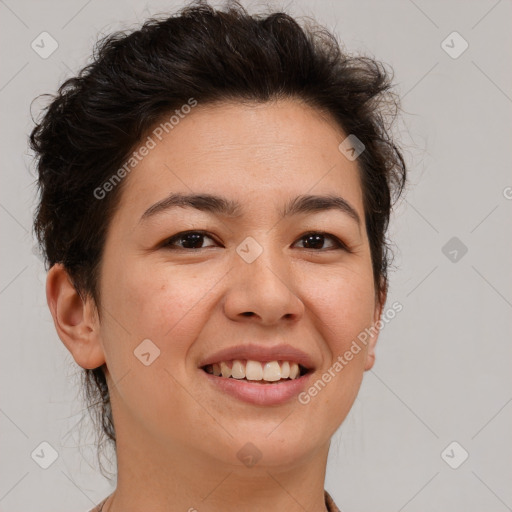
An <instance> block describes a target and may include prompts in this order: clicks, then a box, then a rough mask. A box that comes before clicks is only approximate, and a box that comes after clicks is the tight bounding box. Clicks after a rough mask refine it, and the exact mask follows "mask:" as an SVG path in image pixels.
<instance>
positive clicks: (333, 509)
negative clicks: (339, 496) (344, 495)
mask: <svg viewBox="0 0 512 512" xmlns="http://www.w3.org/2000/svg"><path fill="white" fill-rule="evenodd" d="M324 495H325V506H326V507H327V510H328V512H341V510H340V509H339V508H338V507H337V506H336V503H334V500H333V499H332V498H331V495H330V494H329V493H328V492H327V491H326V490H325V489H324Z"/></svg>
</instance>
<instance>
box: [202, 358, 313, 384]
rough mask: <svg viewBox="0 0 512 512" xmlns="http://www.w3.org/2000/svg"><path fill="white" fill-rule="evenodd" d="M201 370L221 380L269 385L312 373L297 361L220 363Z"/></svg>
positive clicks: (229, 361) (238, 360) (248, 360)
mask: <svg viewBox="0 0 512 512" xmlns="http://www.w3.org/2000/svg"><path fill="white" fill-rule="evenodd" d="M201 369H202V370H203V371H204V372H205V373H208V374H209V375H212V376H214V377H218V378H219V379H234V380H238V381H245V382H251V383H255V384H256V383H257V384H269V385H276V384H279V383H282V382H288V381H293V380H296V379H299V378H300V377H303V376H304V375H307V374H308V373H310V371H311V370H310V369H309V368H306V367H305V366H303V365H302V364H300V363H298V362H296V361H284V360H276V361H255V360H251V359H233V360H228V361H219V362H216V363H212V364H207V365H205V366H202V367H201Z"/></svg>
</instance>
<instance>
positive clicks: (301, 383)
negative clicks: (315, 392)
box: [199, 369, 311, 405]
mask: <svg viewBox="0 0 512 512" xmlns="http://www.w3.org/2000/svg"><path fill="white" fill-rule="evenodd" d="M199 371H200V372H201V373H202V374H203V375H204V376H205V377H206V378H207V379H208V380H209V382H211V384H212V385H213V386H215V387H216V388H217V389H219V390H220V391H223V392H224V393H227V394H228V395H231V396H233V397H235V398H238V399H239V400H241V401H243V402H247V403H249V404H253V405H281V404H284V403H286V402H288V401H290V400H291V399H292V398H294V397H296V396H297V395H298V394H299V393H301V392H302V391H303V390H304V388H305V387H306V385H307V383H308V381H309V378H310V376H311V372H309V373H306V375H303V376H302V377H299V378H297V379H293V380H287V381H284V382H280V383H278V384H272V383H270V384H259V383H257V382H248V381H246V380H238V379H233V378H226V377H217V376H215V375H212V374H211V373H207V372H205V371H204V370H201V369H199Z"/></svg>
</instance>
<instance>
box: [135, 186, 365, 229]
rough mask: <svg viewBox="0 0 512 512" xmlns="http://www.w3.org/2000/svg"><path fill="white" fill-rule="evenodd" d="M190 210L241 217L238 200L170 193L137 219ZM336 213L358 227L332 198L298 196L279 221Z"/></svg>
mask: <svg viewBox="0 0 512 512" xmlns="http://www.w3.org/2000/svg"><path fill="white" fill-rule="evenodd" d="M178 207H181V208H194V209H196V210H200V211H203V212H208V213H212V214H215V215H223V216H226V217H231V218H237V217H241V216H242V215H243V213H242V205H241V204H240V203H239V202H238V201H234V200H232V199H227V198H225V197H222V196H216V195H212V194H180V193H175V194H170V195H169V196H168V197H166V198H164V199H162V200H161V201H158V202H157V203H155V204H153V205H152V206H150V207H149V208H148V209H147V210H146V211H145V212H144V213H143V214H142V217H141V218H140V221H139V222H141V221H145V220H148V219H149V218H151V217H154V216H155V215H157V214H159V213H162V212H165V211H169V210H170V209H172V208H178ZM327 210H338V211H341V212H343V213H345V214H347V215H349V216H350V217H351V218H352V219H353V220H354V221H355V222H356V223H357V225H358V227H359V228H360V227H361V219H360V217H359V214H358V213H357V211H356V210H355V208H354V207H353V206H352V205H351V204H350V203H349V202H348V201H347V200H346V199H343V198H342V197H340V196H336V195H302V196H298V197H296V198H295V199H293V200H291V201H289V202H288V203H287V204H286V206H285V208H284V209H283V210H281V212H280V216H281V218H285V217H290V216H293V215H300V214H305V213H317V212H322V211H327Z"/></svg>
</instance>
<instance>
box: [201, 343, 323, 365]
mask: <svg viewBox="0 0 512 512" xmlns="http://www.w3.org/2000/svg"><path fill="white" fill-rule="evenodd" d="M234 359H247V360H252V361H261V362H268V361H290V362H292V363H293V362H295V363H298V364H301V365H302V366H304V367H305V368H307V369H308V370H314V363H313V360H312V358H311V357H310V356H309V355H308V354H306V353H305V352H302V351H301V350H298V349H296V348H294V347H292V346H291V345H286V344H282V345H274V346H273V347H269V346H267V345H256V344H244V345H238V346H236V347H229V348H225V349H223V350H219V351H218V352H215V353H214V354H212V355H210V356H208V357H206V358H205V359H203V360H202V361H201V362H200V363H199V367H200V368H202V367H203V366H207V365H209V364H213V363H220V362H221V361H232V360H234Z"/></svg>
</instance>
